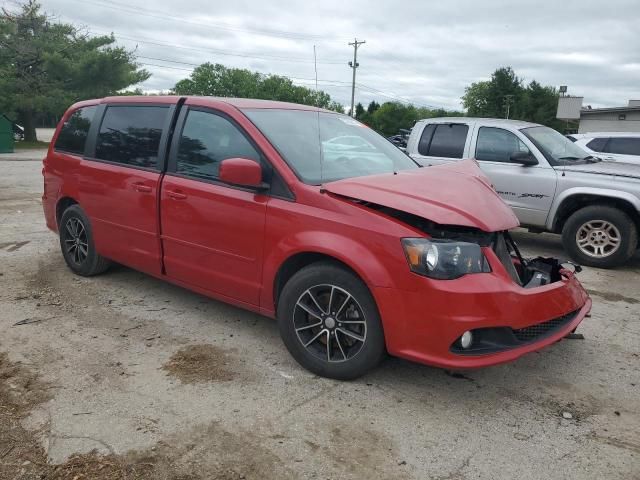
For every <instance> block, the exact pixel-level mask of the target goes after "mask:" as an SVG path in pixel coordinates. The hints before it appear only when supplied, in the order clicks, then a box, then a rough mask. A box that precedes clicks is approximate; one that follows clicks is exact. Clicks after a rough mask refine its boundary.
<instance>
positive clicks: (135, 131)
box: [96, 105, 169, 168]
mask: <svg viewBox="0 0 640 480" xmlns="http://www.w3.org/2000/svg"><path fill="white" fill-rule="evenodd" d="M168 113H169V107H168V106H143V105H135V106H134V105H122V106H120V105H110V106H109V107H107V111H106V112H105V114H104V118H103V120H102V125H101V126H100V132H99V133H98V139H97V143H96V158H97V159H99V160H107V161H110V162H116V163H122V164H125V165H132V166H136V167H144V168H156V167H157V165H156V164H157V162H158V148H159V146H160V137H161V136H162V128H163V126H164V124H165V121H166V118H167V114H168Z"/></svg>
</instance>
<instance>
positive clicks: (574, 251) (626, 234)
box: [562, 205, 638, 268]
mask: <svg viewBox="0 0 640 480" xmlns="http://www.w3.org/2000/svg"><path fill="white" fill-rule="evenodd" d="M562 243H563V244H564V247H565V249H566V250H567V252H568V253H569V255H570V256H571V257H572V258H573V259H574V260H576V261H577V262H578V263H580V264H582V265H587V266H590V267H600V268H611V267H616V266H619V265H622V264H624V263H625V262H626V261H627V260H629V259H630V258H631V257H632V256H633V254H634V253H635V251H636V248H637V246H638V230H637V228H636V225H635V224H634V223H633V220H631V218H630V217H629V216H628V215H627V214H626V213H624V212H623V211H621V210H618V209H617V208H614V207H608V206H599V205H591V206H588V207H584V208H581V209H580V210H578V211H577V212H575V213H573V214H572V215H571V216H570V217H569V219H568V220H567V222H566V223H565V225H564V228H563V229H562Z"/></svg>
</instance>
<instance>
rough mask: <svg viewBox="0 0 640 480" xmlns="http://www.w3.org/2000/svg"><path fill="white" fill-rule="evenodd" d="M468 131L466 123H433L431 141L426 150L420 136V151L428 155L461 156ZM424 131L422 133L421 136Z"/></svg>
mask: <svg viewBox="0 0 640 480" xmlns="http://www.w3.org/2000/svg"><path fill="white" fill-rule="evenodd" d="M429 127H431V125H429ZM429 127H427V128H429ZM425 130H426V129H425ZM468 132H469V127H468V126H467V125H462V124H459V123H440V124H437V125H435V131H434V132H433V136H432V137H431V142H430V143H429V145H428V151H427V150H425V148H426V146H425V145H424V142H422V138H421V139H420V140H421V143H423V151H422V152H420V153H421V154H422V155H427V156H430V157H445V158H462V155H463V154H464V144H465V142H466V141H467V133H468ZM425 133H426V132H424V133H423V136H424V135H425ZM423 152H426V153H423Z"/></svg>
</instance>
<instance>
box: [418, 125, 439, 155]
mask: <svg viewBox="0 0 640 480" xmlns="http://www.w3.org/2000/svg"><path fill="white" fill-rule="evenodd" d="M435 129H436V124H435V123H430V124H429V125H427V126H426V127H424V130H423V131H422V135H421V136H420V141H419V142H418V153H419V154H420V155H424V156H427V155H429V145H431V137H433V132H434V131H435Z"/></svg>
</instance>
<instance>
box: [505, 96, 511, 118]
mask: <svg viewBox="0 0 640 480" xmlns="http://www.w3.org/2000/svg"><path fill="white" fill-rule="evenodd" d="M512 101H513V95H505V96H504V108H505V110H506V116H505V117H504V118H506V119H507V120H508V119H509V110H510V107H511V102H512Z"/></svg>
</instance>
